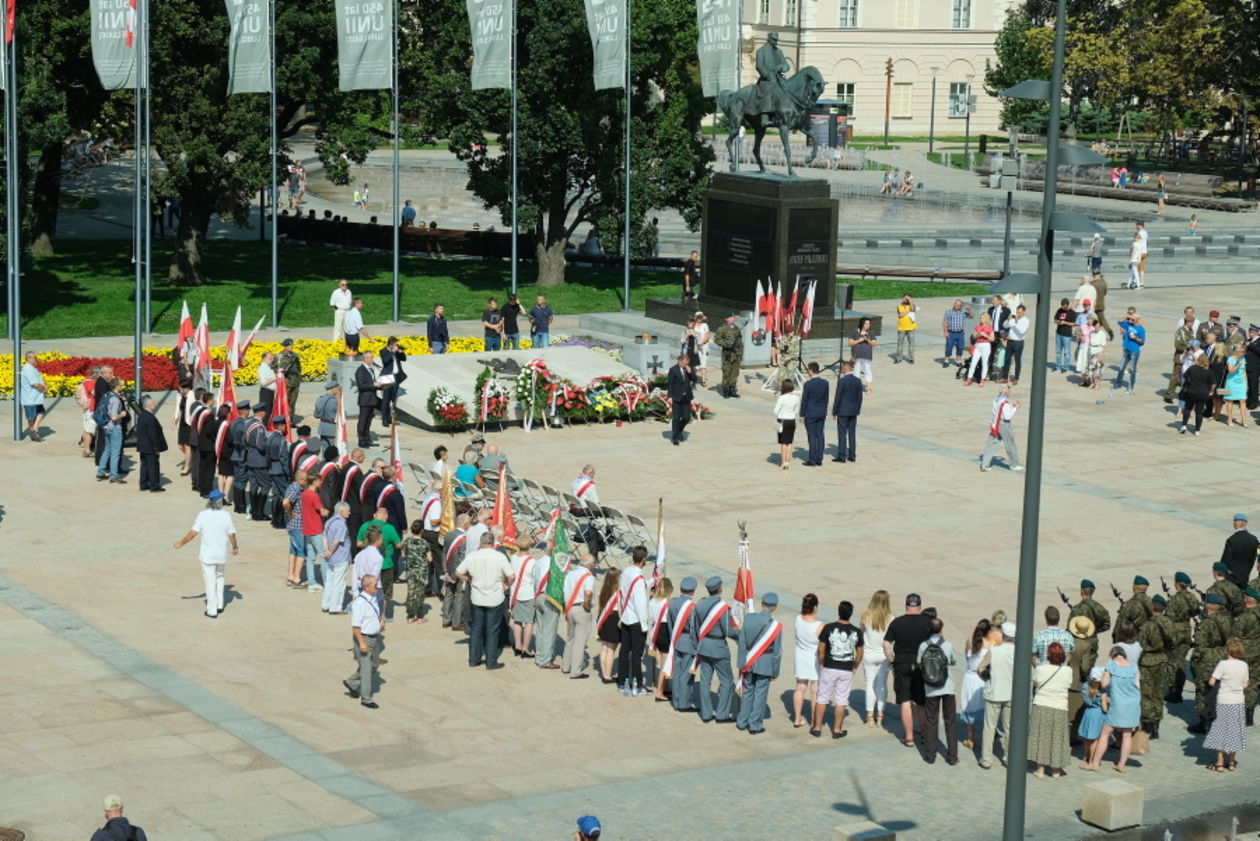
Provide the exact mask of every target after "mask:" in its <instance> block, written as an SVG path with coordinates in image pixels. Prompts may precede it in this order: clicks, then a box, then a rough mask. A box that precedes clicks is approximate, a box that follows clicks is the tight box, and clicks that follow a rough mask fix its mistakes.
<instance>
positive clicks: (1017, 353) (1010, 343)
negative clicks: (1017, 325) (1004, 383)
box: [1002, 339, 1024, 380]
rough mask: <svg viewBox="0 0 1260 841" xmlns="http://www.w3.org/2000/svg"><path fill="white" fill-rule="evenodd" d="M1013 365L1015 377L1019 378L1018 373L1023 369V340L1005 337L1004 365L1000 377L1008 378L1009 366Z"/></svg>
mask: <svg viewBox="0 0 1260 841" xmlns="http://www.w3.org/2000/svg"><path fill="white" fill-rule="evenodd" d="M1012 365H1014V366H1015V377H1014V379H1017V380H1018V379H1019V375H1020V374H1021V373H1023V371H1024V340H1023V339H1007V340H1006V365H1005V366H1003V368H1002V379H1004V380H1005V379H1010V378H1011V377H1010V373H1011V366H1012Z"/></svg>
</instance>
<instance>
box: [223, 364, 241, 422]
mask: <svg viewBox="0 0 1260 841" xmlns="http://www.w3.org/2000/svg"><path fill="white" fill-rule="evenodd" d="M219 405H220V406H227V407H228V416H227V420H228V423H231V422H232V421H234V420H236V419H237V418H239V417H240V416H241V413H240V410H239V409H237V408H236V380H235V379H233V377H232V366H231V365H228V366H225V367H224V369H223V379H221V380H219ZM226 425H227V424H224V426H226Z"/></svg>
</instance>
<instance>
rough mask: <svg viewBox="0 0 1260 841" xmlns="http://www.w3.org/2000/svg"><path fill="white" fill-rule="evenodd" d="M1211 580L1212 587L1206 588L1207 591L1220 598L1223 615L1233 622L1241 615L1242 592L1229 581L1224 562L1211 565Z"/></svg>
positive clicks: (1227, 569)
mask: <svg viewBox="0 0 1260 841" xmlns="http://www.w3.org/2000/svg"><path fill="white" fill-rule="evenodd" d="M1212 578H1213V579H1214V580H1213V582H1212V586H1211V587H1208V588H1207V591H1208V593H1216V594H1217V595H1218V596H1220V597H1221V602H1222V604H1224V605H1225V615H1226V616H1228V617H1229V618H1230V620H1231V621H1233V619H1234V617H1236V616H1237V615H1238V614H1240V613H1242V609H1243V598H1242V590H1241V589H1239V587H1238V585H1237V584H1235V583H1234V582H1233V581H1230V580H1229V567H1228V566H1226V564H1225V562H1224V561H1217V562H1216V563H1214V564H1212Z"/></svg>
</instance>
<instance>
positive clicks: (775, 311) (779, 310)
mask: <svg viewBox="0 0 1260 841" xmlns="http://www.w3.org/2000/svg"><path fill="white" fill-rule="evenodd" d="M772 304H773V306H772V307H771V308H770V321H771V323H772V324H773V327H772V328H771V333H772V334H773V335H775V336H777V335H779V332H780V327H781V325H782V322H783V286H782V284H781V283H780V282H779V281H777V280H776V281H775V282H774V301H773V302H772Z"/></svg>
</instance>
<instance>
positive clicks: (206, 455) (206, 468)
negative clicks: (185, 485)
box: [197, 450, 215, 496]
mask: <svg viewBox="0 0 1260 841" xmlns="http://www.w3.org/2000/svg"><path fill="white" fill-rule="evenodd" d="M214 466H215V463H214V450H198V451H197V492H198V493H199V494H201V495H202V496H205V495H206V494H208V493H210V491H211V489H212V488H214V473H215V471H214Z"/></svg>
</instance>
